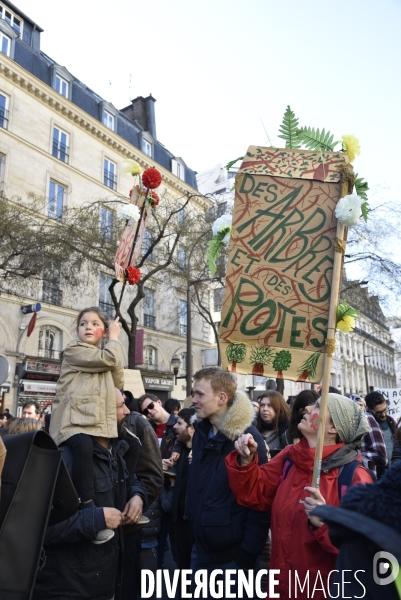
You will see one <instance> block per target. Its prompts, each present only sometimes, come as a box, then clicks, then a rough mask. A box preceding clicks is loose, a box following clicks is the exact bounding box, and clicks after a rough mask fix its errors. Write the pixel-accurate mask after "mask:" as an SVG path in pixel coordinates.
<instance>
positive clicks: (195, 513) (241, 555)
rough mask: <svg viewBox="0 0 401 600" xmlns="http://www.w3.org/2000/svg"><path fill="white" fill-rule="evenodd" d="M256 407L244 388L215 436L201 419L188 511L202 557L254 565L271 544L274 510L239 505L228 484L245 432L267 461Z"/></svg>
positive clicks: (197, 423)
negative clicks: (229, 460) (230, 460)
mask: <svg viewBox="0 0 401 600" xmlns="http://www.w3.org/2000/svg"><path fill="white" fill-rule="evenodd" d="M253 418H254V408H253V406H252V404H251V402H250V401H249V399H248V397H247V396H246V395H245V394H244V393H243V392H237V393H236V395H235V397H234V401H233V403H232V405H231V406H230V408H229V409H228V412H227V414H226V417H225V419H224V421H223V423H222V425H221V428H220V430H219V431H218V432H217V434H216V435H215V436H214V437H212V438H209V431H210V429H211V423H210V421H209V420H208V419H203V420H202V421H195V424H194V426H195V434H194V437H193V439H192V463H191V466H190V470H189V482H188V494H187V516H188V518H189V520H190V522H191V531H192V536H193V539H194V541H195V543H196V550H197V553H198V558H199V560H200V561H201V562H211V563H225V562H229V561H231V560H235V561H236V562H237V564H238V566H239V568H243V569H247V568H253V567H254V564H255V561H256V558H257V556H258V555H259V554H261V552H262V550H263V547H264V545H265V543H266V537H267V532H268V527H269V515H270V513H263V512H257V511H253V510H251V509H249V508H245V507H242V506H240V505H239V504H237V502H236V501H235V498H234V496H233V494H232V492H231V491H230V488H229V485H228V476H227V470H226V465H225V460H224V459H225V457H226V456H227V455H228V454H229V453H230V452H231V451H232V450H234V442H235V440H237V439H238V438H239V436H240V435H242V434H243V433H251V434H252V436H253V437H254V439H255V441H256V442H257V444H258V455H259V464H263V463H265V462H267V456H266V446H265V443H264V441H263V438H262V436H261V435H260V433H259V432H258V430H257V429H256V428H255V427H254V426H253V425H252V421H253Z"/></svg>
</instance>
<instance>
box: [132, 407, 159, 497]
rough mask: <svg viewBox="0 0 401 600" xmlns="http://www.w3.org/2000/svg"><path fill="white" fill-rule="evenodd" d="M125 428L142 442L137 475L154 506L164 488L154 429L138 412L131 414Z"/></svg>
mask: <svg viewBox="0 0 401 600" xmlns="http://www.w3.org/2000/svg"><path fill="white" fill-rule="evenodd" d="M125 426H126V427H127V429H129V430H130V431H131V432H132V433H134V434H135V435H136V436H138V438H139V441H140V442H141V452H140V454H139V458H138V462H137V465H136V470H135V473H136V475H137V477H138V479H139V481H140V482H141V483H142V484H143V485H144V486H145V488H146V489H147V491H148V502H149V505H150V504H152V503H153V502H154V501H155V500H156V498H158V496H159V494H160V491H161V489H162V487H163V481H164V478H163V467H162V461H161V456H160V450H159V442H158V441H157V437H156V434H155V432H154V428H153V426H152V425H151V423H150V422H149V421H147V420H146V419H144V418H143V417H142V415H140V414H139V413H138V412H135V411H134V412H131V413H130V414H129V415H128V417H127V419H126V423H125Z"/></svg>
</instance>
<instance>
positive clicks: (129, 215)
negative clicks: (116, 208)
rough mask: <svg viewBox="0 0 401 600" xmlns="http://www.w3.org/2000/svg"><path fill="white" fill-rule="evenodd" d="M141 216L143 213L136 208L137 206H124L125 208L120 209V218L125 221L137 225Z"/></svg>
mask: <svg viewBox="0 0 401 600" xmlns="http://www.w3.org/2000/svg"><path fill="white" fill-rule="evenodd" d="M140 216H141V213H140V212H139V208H138V207H137V206H135V204H124V206H122V207H121V208H120V217H121V218H123V219H129V220H130V221H134V222H135V223H136V222H137V221H139V217H140Z"/></svg>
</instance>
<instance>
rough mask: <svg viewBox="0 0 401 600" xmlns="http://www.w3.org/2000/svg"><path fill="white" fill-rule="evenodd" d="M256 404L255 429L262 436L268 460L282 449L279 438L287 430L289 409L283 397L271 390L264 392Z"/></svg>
mask: <svg viewBox="0 0 401 600" xmlns="http://www.w3.org/2000/svg"><path fill="white" fill-rule="evenodd" d="M258 402H259V406H260V410H259V413H258V415H257V417H256V428H257V429H258V431H260V433H261V434H262V436H263V439H264V441H265V444H266V448H267V456H268V458H269V459H270V456H275V455H276V454H278V453H279V452H280V450H282V448H283V447H284V446H283V445H282V443H281V436H282V435H283V433H284V432H285V430H286V429H287V428H288V425H289V421H290V409H289V408H288V405H287V404H286V401H285V400H284V398H283V396H282V395H281V394H280V393H279V392H276V391H273V390H269V391H267V392H264V393H263V394H262V395H261V396H259V398H258ZM269 453H270V456H269Z"/></svg>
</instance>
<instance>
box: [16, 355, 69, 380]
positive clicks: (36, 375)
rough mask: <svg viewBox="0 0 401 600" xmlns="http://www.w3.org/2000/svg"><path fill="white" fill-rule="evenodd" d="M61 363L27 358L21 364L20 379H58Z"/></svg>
mask: <svg viewBox="0 0 401 600" xmlns="http://www.w3.org/2000/svg"><path fill="white" fill-rule="evenodd" d="M60 370H61V365H58V364H57V363H45V362H38V361H36V360H27V361H26V362H25V364H24V366H23V371H22V376H21V379H30V380H32V381H42V382H45V381H58V378H59V377H60Z"/></svg>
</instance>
